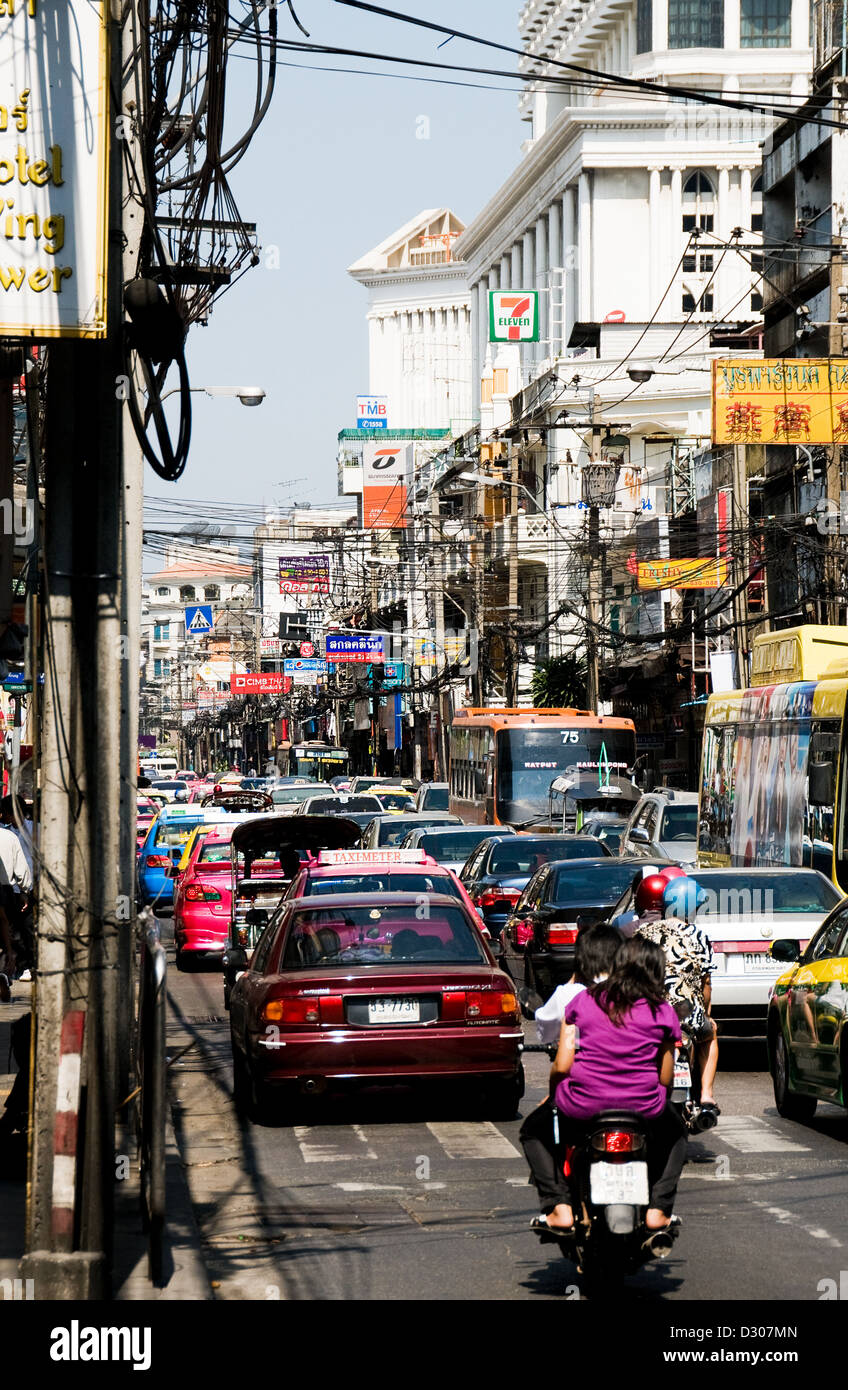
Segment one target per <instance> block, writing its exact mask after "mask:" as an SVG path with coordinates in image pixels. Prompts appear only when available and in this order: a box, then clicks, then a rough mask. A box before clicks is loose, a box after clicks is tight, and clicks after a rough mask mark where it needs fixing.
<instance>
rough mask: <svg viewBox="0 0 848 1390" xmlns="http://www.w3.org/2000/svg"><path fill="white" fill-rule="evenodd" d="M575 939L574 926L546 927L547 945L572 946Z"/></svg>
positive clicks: (575, 930)
mask: <svg viewBox="0 0 848 1390" xmlns="http://www.w3.org/2000/svg"><path fill="white" fill-rule="evenodd" d="M576 940H577V928H576V926H575V927H548V945H549V946H573V945H574V943H575V941H576Z"/></svg>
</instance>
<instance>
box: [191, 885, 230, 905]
mask: <svg viewBox="0 0 848 1390" xmlns="http://www.w3.org/2000/svg"><path fill="white" fill-rule="evenodd" d="M185 900H186V902H187V903H219V902H220V901H221V894H220V893H219V892H218V890H217V888H206V887H205V886H204V885H203V884H202V883H190V884H189V885H188V887H187V888H186V890H185Z"/></svg>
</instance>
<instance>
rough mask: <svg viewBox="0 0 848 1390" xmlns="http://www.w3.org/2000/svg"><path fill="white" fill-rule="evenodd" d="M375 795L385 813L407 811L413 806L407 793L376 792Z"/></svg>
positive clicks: (411, 799)
mask: <svg viewBox="0 0 848 1390" xmlns="http://www.w3.org/2000/svg"><path fill="white" fill-rule="evenodd" d="M375 795H376V797H377V800H378V801H379V802H380V804H381V805H382V806H383V807H384V808H385V810H387V811H408V810H409V809H410V808H411V807H412V806H413V805H414V800H413V798H412V797H411V796H410V795H409V792H377V793H375Z"/></svg>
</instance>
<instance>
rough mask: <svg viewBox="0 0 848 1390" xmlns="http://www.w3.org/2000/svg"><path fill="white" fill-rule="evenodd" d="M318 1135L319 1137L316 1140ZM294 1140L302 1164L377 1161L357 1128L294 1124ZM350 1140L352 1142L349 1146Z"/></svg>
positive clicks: (360, 1130)
mask: <svg viewBox="0 0 848 1390" xmlns="http://www.w3.org/2000/svg"><path fill="white" fill-rule="evenodd" d="M319 1135H320V1137H319ZM294 1137H295V1139H296V1140H297V1145H298V1148H299V1149H300V1152H301V1156H302V1158H303V1161H304V1163H344V1162H345V1161H349V1160H350V1159H360V1160H361V1159H363V1158H376V1157H377V1155H376V1154H375V1153H374V1151H373V1149H372V1148H371V1147H370V1146H369V1143H368V1140H367V1139H366V1137H365V1134H364V1132H363V1130H362V1128H361V1126H360V1125H344V1126H339V1127H338V1128H333V1127H331V1126H329V1125H322V1126H320V1129H318V1128H314V1127H313V1126H312V1125H295V1127H294ZM352 1137H353V1139H355V1141H356V1142H355V1143H352Z"/></svg>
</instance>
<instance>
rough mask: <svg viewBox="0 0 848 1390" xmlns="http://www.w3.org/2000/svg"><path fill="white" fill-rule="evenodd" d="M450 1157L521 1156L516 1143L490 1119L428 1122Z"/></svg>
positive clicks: (432, 1132) (433, 1133)
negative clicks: (441, 1122) (502, 1132)
mask: <svg viewBox="0 0 848 1390" xmlns="http://www.w3.org/2000/svg"><path fill="white" fill-rule="evenodd" d="M427 1128H428V1129H429V1131H430V1133H431V1134H432V1136H433V1138H434V1139H436V1140H437V1141H438V1143H439V1144H441V1146H442V1148H443V1149H444V1151H445V1153H446V1154H447V1156H448V1158H522V1159H523V1155H522V1154H520V1153H519V1152H518V1150H517V1149H516V1147H515V1145H514V1144H511V1143H510V1142H509V1140H508V1139H507V1137H506V1135H505V1134H501V1132H500V1130H499V1129H498V1128H497V1126H496V1125H493V1124H492V1122H491V1120H484V1121H482V1122H480V1121H478V1122H477V1123H476V1124H475V1123H472V1122H470V1121H462V1122H457V1123H446V1124H438V1123H437V1124H428V1125H427Z"/></svg>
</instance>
